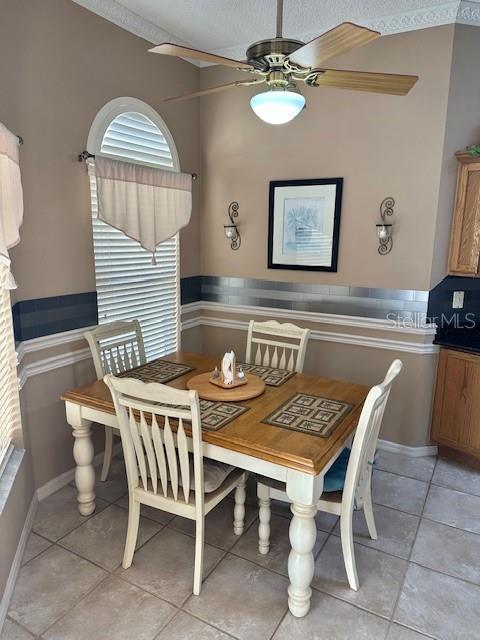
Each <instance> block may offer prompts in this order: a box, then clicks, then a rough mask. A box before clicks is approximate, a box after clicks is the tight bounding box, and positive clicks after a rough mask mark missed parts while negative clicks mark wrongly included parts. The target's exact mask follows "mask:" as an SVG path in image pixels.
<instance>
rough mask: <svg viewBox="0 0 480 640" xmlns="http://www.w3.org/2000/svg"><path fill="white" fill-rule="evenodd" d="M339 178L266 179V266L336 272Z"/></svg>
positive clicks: (340, 204)
mask: <svg viewBox="0 0 480 640" xmlns="http://www.w3.org/2000/svg"><path fill="white" fill-rule="evenodd" d="M342 187H343V178H318V179H312V180H276V181H273V182H270V194H269V220H268V266H269V268H270V269H302V270H305V271H336V270H337V258H338V239H339V235H340V209H341V206H342Z"/></svg>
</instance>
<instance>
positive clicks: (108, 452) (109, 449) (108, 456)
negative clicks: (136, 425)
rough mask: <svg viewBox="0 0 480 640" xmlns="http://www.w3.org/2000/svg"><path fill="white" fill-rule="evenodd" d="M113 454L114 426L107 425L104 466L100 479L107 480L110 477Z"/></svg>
mask: <svg viewBox="0 0 480 640" xmlns="http://www.w3.org/2000/svg"><path fill="white" fill-rule="evenodd" d="M112 456H113V429H112V427H105V452H104V454H103V466H102V473H101V476H100V480H101V481H102V482H105V480H106V479H107V478H108V472H109V471H110V465H111V464H112Z"/></svg>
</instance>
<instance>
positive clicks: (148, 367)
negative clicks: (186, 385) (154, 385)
mask: <svg viewBox="0 0 480 640" xmlns="http://www.w3.org/2000/svg"><path fill="white" fill-rule="evenodd" d="M190 371H195V367H190V366H189V365H187V364H178V362H170V360H152V362H147V364H143V365H142V366H140V367H137V368H136V369H130V370H129V371H124V372H123V373H121V374H120V375H119V377H120V378H135V379H137V380H141V381H142V382H161V383H162V384H165V383H166V382H170V381H171V380H175V378H180V376H184V375H185V374H186V373H189V372H190Z"/></svg>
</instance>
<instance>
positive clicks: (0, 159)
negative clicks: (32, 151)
mask: <svg viewBox="0 0 480 640" xmlns="http://www.w3.org/2000/svg"><path fill="white" fill-rule="evenodd" d="M22 220H23V192H22V181H21V179H20V166H19V162H18V138H17V136H16V135H14V134H13V133H11V131H9V130H8V129H7V127H6V126H5V125H3V124H2V123H1V122H0V262H2V263H3V264H5V265H6V266H7V267H8V269H10V258H9V257H8V249H10V248H11V247H14V246H15V245H16V244H18V242H19V241H20V226H21V224H22ZM2 282H3V283H4V284H3V286H4V287H6V288H9V289H13V288H15V286H16V285H15V280H14V279H13V276H12V275H11V274H10V275H9V277H8V278H6V279H3V280H2Z"/></svg>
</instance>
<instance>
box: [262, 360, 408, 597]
mask: <svg viewBox="0 0 480 640" xmlns="http://www.w3.org/2000/svg"><path fill="white" fill-rule="evenodd" d="M402 368H403V364H402V362H401V360H394V361H393V363H392V364H391V365H390V368H389V370H388V372H387V375H386V376H385V379H384V381H383V382H382V383H381V384H378V385H376V386H375V387H372V388H371V389H370V391H369V393H368V395H367V398H366V400H365V403H364V405H363V408H362V413H361V414H360V419H359V421H358V426H357V429H356V432H355V437H354V439H353V444H352V448H351V449H347V448H345V449H343V451H342V452H341V454H340V456H339V457H338V458H337V459H336V460H335V462H334V463H333V465H332V466H331V467H330V469H329V470H328V471H327V473H326V474H325V478H324V487H323V493H322V495H321V497H320V500H319V501H318V506H317V508H318V511H324V512H326V513H331V514H334V515H336V516H340V535H341V542H342V552H343V559H344V562H345V568H346V571H347V577H348V582H349V584H350V588H351V589H353V590H354V591H358V588H359V581H358V574H357V567H356V563H355V551H354V546H353V511H354V510H358V509H362V508H363V513H364V515H365V520H366V523H367V528H368V532H369V534H370V537H371V538H372V539H373V540H376V539H377V529H376V526H375V518H374V515H373V507H372V489H371V482H372V470H373V463H374V458H375V451H376V447H377V440H378V434H379V432H380V427H381V425H382V419H383V414H384V412H385V407H386V405H387V400H388V397H389V395H390V390H391V387H392V384H393V381H394V380H395V378H396V377H397V376H398V374H399V373H400V371H401V370H402ZM257 480H258V477H257ZM257 496H258V503H259V520H260V524H259V527H258V539H259V542H258V550H259V552H260V553H261V554H267V553H268V552H269V549H270V500H271V499H272V498H273V499H276V500H281V501H283V502H288V501H289V500H288V497H287V494H286V493H285V489H284V486H282V485H281V483H279V482H277V481H275V480H273V481H270V480H268V479H267V478H264V479H262V481H260V482H258V484H257Z"/></svg>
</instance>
